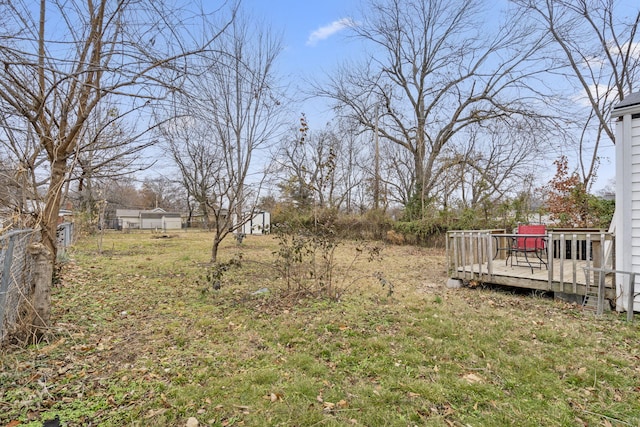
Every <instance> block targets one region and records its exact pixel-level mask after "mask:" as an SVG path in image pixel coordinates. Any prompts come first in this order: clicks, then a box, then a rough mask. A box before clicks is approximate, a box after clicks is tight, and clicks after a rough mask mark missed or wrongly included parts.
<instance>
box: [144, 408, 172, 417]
mask: <svg viewBox="0 0 640 427" xmlns="http://www.w3.org/2000/svg"><path fill="white" fill-rule="evenodd" d="M165 412H167V409H166V408H160V409H149V412H147V414H146V415H145V416H144V417H145V419H149V418H153V417H155V416H157V415H162V414H164V413H165Z"/></svg>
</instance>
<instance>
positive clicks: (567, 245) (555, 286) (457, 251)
mask: <svg viewBox="0 0 640 427" xmlns="http://www.w3.org/2000/svg"><path fill="white" fill-rule="evenodd" d="M513 236H514V235H510V234H504V233H503V231H502V230H479V231H471V232H469V231H460V232H449V235H448V241H447V258H448V265H449V276H450V277H451V278H454V279H461V280H478V281H481V282H485V283H493V284H497V285H504V286H511V287H517V288H527V289H535V290H541V291H545V292H559V293H565V294H574V295H585V293H586V291H587V286H586V285H587V277H586V275H585V271H584V268H585V267H590V268H594V267H596V268H597V267H600V266H607V265H610V263H611V262H612V257H611V254H610V251H609V248H610V247H612V242H613V236H611V235H610V234H608V233H587V232H583V233H578V232H574V233H570V234H569V233H566V234H565V233H549V235H548V236H546V237H545V238H546V241H547V247H548V248H549V249H550V251H551V253H547V254H546V255H545V256H543V259H544V261H545V262H546V263H547V266H544V265H543V266H542V268H537V267H536V268H533V271H532V268H531V267H529V266H526V265H525V266H516V265H515V262H514V265H513V266H512V265H511V260H506V259H505V258H506V251H504V250H505V246H507V245H505V244H504V241H505V239H509V238H512V237H513ZM501 251H502V252H501ZM547 267H548V268H547ZM600 275H601V274H600V273H599V272H595V273H593V272H592V273H591V276H590V278H589V283H590V286H597V284H598V283H600V280H603V281H604V288H605V290H604V293H605V298H607V299H611V300H615V298H616V292H615V278H614V277H613V275H611V274H609V275H604V274H603V275H602V276H603V277H602V278H600Z"/></svg>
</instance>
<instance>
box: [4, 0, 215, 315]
mask: <svg viewBox="0 0 640 427" xmlns="http://www.w3.org/2000/svg"><path fill="white" fill-rule="evenodd" d="M38 6H39V7H34V5H33V4H31V3H29V2H19V1H18V2H1V3H0V15H2V16H3V18H4V20H5V22H4V23H5V25H4V26H3V27H2V29H0V39H1V40H2V44H1V45H0V64H2V67H3V73H1V74H0V105H1V107H0V108H1V109H2V111H3V113H5V114H7V115H9V116H10V117H11V118H12V120H13V122H12V123H11V125H13V124H14V123H15V125H16V126H14V127H12V128H8V129H7V128H5V129H4V130H5V132H11V133H13V135H14V139H15V144H16V145H20V144H22V146H23V147H27V144H31V145H29V147H28V149H29V151H27V149H22V150H20V151H19V152H20V153H21V158H20V162H21V167H22V168H24V170H25V171H27V172H28V173H30V176H31V177H32V178H31V181H32V183H33V184H34V186H33V187H32V188H33V194H34V195H37V194H39V192H38V191H36V190H38V189H39V188H40V186H39V184H41V187H42V188H43V194H44V196H43V197H42V201H43V202H44V208H43V209H42V211H41V212H39V217H38V219H39V222H40V227H41V230H42V242H43V244H44V246H45V247H46V249H47V250H48V252H50V253H51V255H52V256H51V262H55V255H56V249H57V248H56V226H57V221H58V212H59V208H60V205H61V203H62V197H63V189H64V187H65V183H66V182H67V180H68V178H69V174H70V172H71V170H72V162H71V160H72V159H73V158H74V157H77V156H78V146H79V144H80V142H81V140H82V139H81V136H82V135H83V132H84V131H85V130H86V128H87V125H88V123H89V122H90V120H91V118H92V113H93V112H94V111H95V110H96V109H97V108H98V106H100V105H103V104H104V103H105V102H106V101H108V102H109V105H110V106H117V107H118V108H119V110H120V111H121V113H120V114H121V115H131V116H134V115H135V117H131V118H132V119H138V121H137V126H139V128H140V129H142V128H143V127H144V125H145V122H144V121H142V120H140V119H141V117H144V116H143V115H140V114H141V113H142V112H143V110H144V109H145V108H147V107H148V106H150V105H152V104H153V103H155V102H156V101H158V100H160V99H162V97H163V96H165V95H164V94H165V93H166V92H167V91H171V90H172V89H173V88H175V86H176V84H178V82H179V81H180V80H181V79H182V78H183V76H184V74H185V72H186V64H187V59H188V58H189V57H190V56H191V55H193V54H195V53H197V52H203V51H205V50H206V49H208V48H209V45H210V44H211V42H212V40H214V39H215V38H216V37H217V36H218V35H219V31H220V30H215V31H213V32H211V33H209V34H204V33H202V32H200V30H199V28H201V26H200V27H197V28H198V33H197V34H196V33H195V32H192V30H193V29H194V28H196V27H195V26H194V24H197V23H199V22H202V19H203V18H205V17H203V16H202V12H201V10H196V11H195V12H194V13H192V14H189V13H188V9H187V8H181V7H177V6H175V4H174V2H168V1H167V2H165V1H163V0H158V1H154V2H143V1H126V0H117V1H108V0H96V1H93V0H88V1H86V0H85V1H82V0H70V1H66V2H50V1H46V0H41V1H40V2H39V4H38ZM192 10H193V9H192ZM225 26H226V25H225V24H223V25H222V26H221V27H222V28H224V27H225ZM30 138H33V143H31V142H30V141H31V140H30ZM41 162H42V167H41ZM40 174H44V175H45V178H44V179H42V181H41V182H37V180H38V179H39V178H38V177H39V176H41V175H40ZM51 271H52V269H51ZM41 282H42V283H45V282H47V281H46V280H43V281H41ZM49 284H50V280H49ZM38 294H45V295H48V290H47V289H45V290H44V292H38ZM34 306H36V307H44V308H46V310H44V311H43V312H41V313H40V312H39V313H38V315H39V316H40V317H41V319H42V321H43V322H44V323H45V324H46V323H47V322H48V317H49V311H48V306H49V303H47V304H41V302H38V301H36V302H34Z"/></svg>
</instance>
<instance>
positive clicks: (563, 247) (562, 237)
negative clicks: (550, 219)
mask: <svg viewBox="0 0 640 427" xmlns="http://www.w3.org/2000/svg"><path fill="white" fill-rule="evenodd" d="M565 239H566V236H565V235H564V233H560V289H562V292H564V261H565V259H566V257H567V241H566V240H565Z"/></svg>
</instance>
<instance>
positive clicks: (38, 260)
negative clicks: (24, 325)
mask: <svg viewBox="0 0 640 427" xmlns="http://www.w3.org/2000/svg"><path fill="white" fill-rule="evenodd" d="M29 253H30V254H31V256H32V257H33V258H34V261H35V265H34V271H33V283H34V288H33V299H32V301H33V308H34V313H33V319H32V323H31V324H32V325H33V327H34V331H33V332H34V335H33V337H34V341H38V340H39V339H40V337H42V335H43V334H44V332H45V331H46V328H48V327H49V318H50V316H51V283H52V280H53V255H52V254H51V252H50V251H49V250H48V249H47V248H46V247H45V246H44V245H43V244H42V243H33V244H31V245H29Z"/></svg>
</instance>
